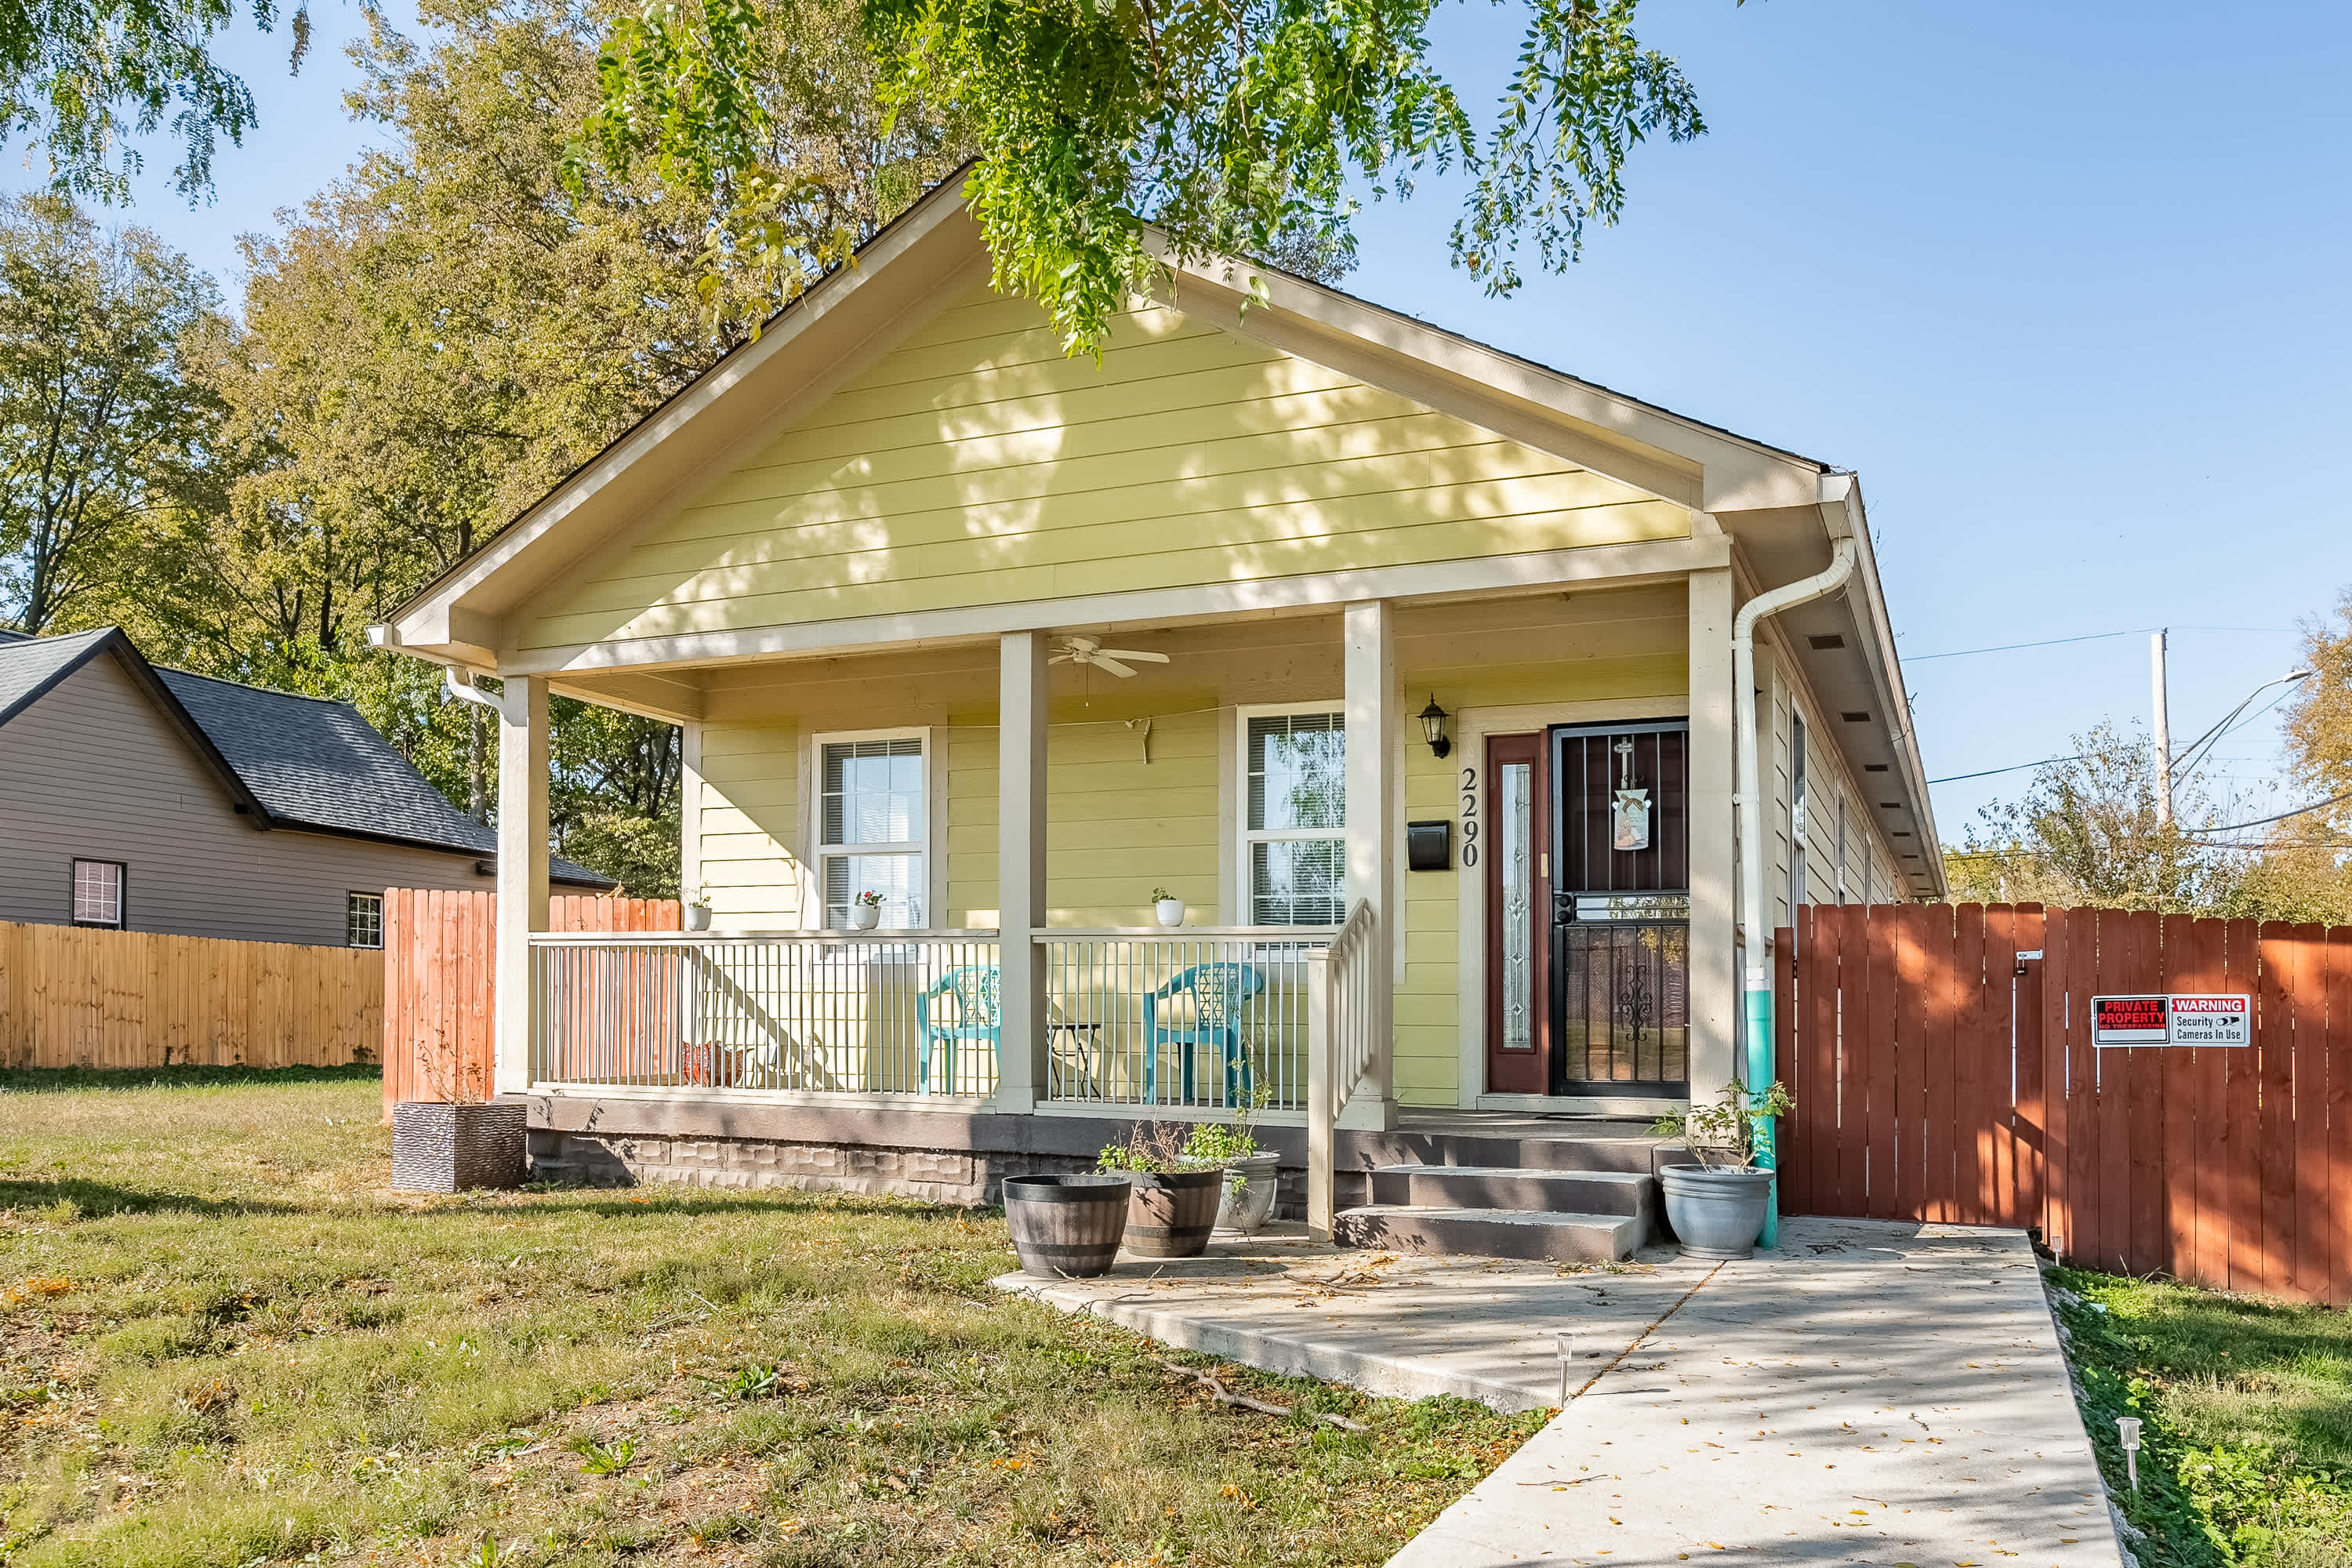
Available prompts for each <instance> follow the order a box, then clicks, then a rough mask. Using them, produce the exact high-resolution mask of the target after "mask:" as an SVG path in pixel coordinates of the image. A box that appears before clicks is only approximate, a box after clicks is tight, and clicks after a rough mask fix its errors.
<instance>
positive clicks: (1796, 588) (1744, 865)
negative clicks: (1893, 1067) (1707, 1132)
mask: <svg viewBox="0 0 2352 1568" xmlns="http://www.w3.org/2000/svg"><path fill="white" fill-rule="evenodd" d="M1841 477H1842V476H1841ZM1852 482H1853V481H1852V480H1851V479H1848V480H1847V486H1848V488H1847V489H1846V490H1845V492H1844V499H1846V500H1849V501H1851V499H1852V496H1853V489H1852V488H1851V487H1852ZM1826 489H1827V487H1826V486H1824V491H1825V492H1826ZM1822 499H1823V500H1824V501H1827V500H1829V497H1828V495H1827V494H1826V493H1824V495H1823V498H1822ZM1824 510H1826V508H1825V509H1824ZM1832 531H1833V533H1834V535H1835V550H1836V553H1835V554H1834V555H1833V556H1832V558H1831V561H1830V563H1829V566H1828V567H1827V568H1826V569H1825V570H1823V571H1822V572H1819V573H1817V574H1814V575H1812V576H1811V577H1802V578H1800V579H1798V580H1797V581H1796V582H1794V583H1790V584H1785V585H1783V586H1781V587H1778V588H1775V589H1773V590H1772V591H1771V592H1770V593H1769V594H1759V595H1756V597H1754V598H1752V599H1750V600H1748V603H1746V604H1745V605H1741V606H1740V607H1739V614H1738V615H1737V616H1734V617H1732V622H1731V687H1732V691H1731V697H1732V731H1733V734H1734V736H1735V739H1734V741H1733V742H1732V743H1733V745H1734V747H1735V748H1736V749H1737V750H1738V755H1739V788H1738V794H1736V795H1734V796H1733V797H1732V805H1733V810H1734V812H1735V813H1736V821H1737V823H1738V833H1739V901H1740V911H1739V914H1740V930H1741V931H1742V934H1743V936H1744V937H1745V940H1746V949H1745V957H1746V959H1747V963H1746V964H1745V965H1744V966H1743V967H1744V973H1743V974H1742V990H1743V993H1744V994H1743V996H1742V998H1741V1002H1742V1009H1743V1012H1744V1015H1745V1017H1746V1021H1747V1026H1748V1050H1747V1059H1746V1060H1745V1061H1744V1062H1742V1063H1741V1064H1740V1068H1741V1070H1740V1079H1741V1081H1742V1082H1744V1083H1745V1084H1746V1085H1747V1086H1748V1103H1749V1104H1750V1105H1754V1104H1757V1103H1759V1101H1760V1100H1762V1099H1763V1097H1764V1095H1765V1094H1766V1093H1768V1092H1769V1090H1770V1089H1771V1087H1772V1080H1773V1078H1774V1076H1775V1075H1774V1073H1773V1070H1772V970H1771V966H1770V964H1769V963H1768V962H1767V961H1766V959H1765V951H1764V950H1765V943H1766V942H1767V941H1768V940H1769V936H1770V928H1769V927H1768V926H1767V925H1765V923H1764V834H1763V824H1762V821H1761V816H1762V807H1763V799H1764V795H1763V788H1764V785H1763V768H1762V766H1761V764H1760V763H1759V757H1758V752H1759V731H1758V729H1757V727H1756V623H1757V622H1758V621H1760V620H1762V619H1763V618H1764V617H1765V616H1770V615H1777V614H1779V613H1780V611H1782V610H1785V609H1788V608H1789V607H1790V606H1791V605H1802V604H1807V603H1810V602H1811V601H1812V600H1814V599H1819V598H1822V597H1825V596H1826V595H1831V594H1834V593H1836V592H1837V591H1838V590H1839V589H1840V588H1842V587H1843V586H1844V585H1845V580H1846V579H1847V578H1848V577H1851V576H1852V575H1853V567H1854V563H1855V561H1856V560H1857V559H1858V558H1859V557H1860V554H1861V552H1860V549H1859V548H1858V547H1857V546H1856V544H1855V543H1854V539H1853V533H1852V532H1851V531H1848V530H1846V529H1843V528H1838V527H1836V526H1835V525H1832ZM1755 1160H1756V1163H1757V1164H1758V1165H1759V1167H1761V1168H1762V1169H1764V1170H1767V1171H1776V1170H1778V1169H1780V1152H1779V1150H1778V1149H1777V1148H1776V1146H1775V1139H1774V1128H1773V1125H1772V1123H1771V1122H1769V1121H1767V1122H1763V1123H1761V1124H1760V1125H1759V1126H1758V1128H1757V1130H1756V1148H1755ZM1759 1239H1760V1240H1761V1241H1762V1243H1763V1245H1764V1246H1766V1247H1775V1246H1778V1245H1779V1244H1780V1182H1779V1181H1778V1180H1777V1179H1776V1180H1775V1181H1774V1182H1773V1184H1772V1192H1771V1195H1770V1197H1769V1199H1767V1200H1766V1203H1765V1206H1764V1234H1763V1236H1762V1237H1760V1238H1759Z"/></svg>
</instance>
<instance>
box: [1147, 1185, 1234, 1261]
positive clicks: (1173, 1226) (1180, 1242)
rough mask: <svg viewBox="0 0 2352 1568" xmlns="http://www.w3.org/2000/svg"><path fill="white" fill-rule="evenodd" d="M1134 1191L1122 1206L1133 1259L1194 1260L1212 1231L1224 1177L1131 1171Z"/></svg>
mask: <svg viewBox="0 0 2352 1568" xmlns="http://www.w3.org/2000/svg"><path fill="white" fill-rule="evenodd" d="M1128 1174H1129V1176H1130V1177H1132V1178H1133V1180H1134V1184H1135V1191H1134V1194H1133V1195H1132V1196H1130V1197H1129V1200H1128V1206H1127V1249H1128V1250H1129V1252H1132V1253H1134V1254H1135V1255H1136V1256H1137V1257H1138V1258H1198V1257H1200V1256H1201V1254H1202V1253H1204V1252H1206V1251H1208V1250H1209V1233H1210V1232H1211V1231H1212V1230H1214V1229H1215V1228H1216V1226H1217V1200H1218V1199H1219V1198H1221V1197H1223V1195H1224V1191H1225V1173H1224V1172H1223V1171H1222V1170H1210V1171H1166V1172H1161V1171H1130V1172H1129V1173H1128Z"/></svg>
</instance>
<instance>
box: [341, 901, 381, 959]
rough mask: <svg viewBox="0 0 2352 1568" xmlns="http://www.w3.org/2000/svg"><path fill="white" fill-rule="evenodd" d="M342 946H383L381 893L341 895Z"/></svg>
mask: <svg viewBox="0 0 2352 1568" xmlns="http://www.w3.org/2000/svg"><path fill="white" fill-rule="evenodd" d="M343 945H344V946H345V947H382V946H383V894H382V893H345V894H344V895H343Z"/></svg>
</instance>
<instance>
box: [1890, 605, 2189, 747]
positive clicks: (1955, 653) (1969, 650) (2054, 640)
mask: <svg viewBox="0 0 2352 1568" xmlns="http://www.w3.org/2000/svg"><path fill="white" fill-rule="evenodd" d="M2184 629H2186V628H2184ZM2153 630H2155V628H2154V627H2153V626H2134V627H2132V628H2130V629H2129V630H2127V631H2120V632H2086V633H2084V635H2083V636H2081V637H2047V638H2044V639H2043V640H2042V641H2041V642H2011V643H2003V644H2001V645H2000V647H1956V648H1954V649H1952V650H1951V651H1950V652H1948V653H1912V654H1905V655H1904V656H1903V659H1904V662H1905V663H1906V664H1925V663H1927V661H1928V660H1929V659H1931V658H1969V656H1970V655H1972V654H1979V653H2015V652H2016V651H2017V650H2018V649H2020V648H2026V647H2058V646H2059V645H2060V644H2062V643H2070V642H2101V641H2104V640H2105V639H2106V638H2108V637H2140V636H2144V635H2146V634H2147V633H2148V632H2150V631H2153ZM2028 765H2029V766H2030V765H2031V764H2028Z"/></svg>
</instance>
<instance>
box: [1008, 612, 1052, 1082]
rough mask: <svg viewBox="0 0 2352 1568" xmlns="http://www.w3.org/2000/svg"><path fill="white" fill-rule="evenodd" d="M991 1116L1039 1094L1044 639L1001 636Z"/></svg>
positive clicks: (1041, 1077)
mask: <svg viewBox="0 0 2352 1568" xmlns="http://www.w3.org/2000/svg"><path fill="white" fill-rule="evenodd" d="M997 684H998V692H997V721H996V723H997V729H996V834H997V838H996V856H997V859H996V883H997V893H996V903H997V916H996V919H997V925H998V928H999V936H998V941H999V942H1000V943H1001V958H1000V960H999V962H1000V963H1002V964H1003V991H1002V993H1001V994H1000V1000H999V1011H998V1030H997V1052H996V1109H998V1110H1007V1111H1014V1112H1022V1111H1031V1110H1036V1109H1037V1100H1038V1098H1039V1096H1040V1095H1042V1094H1043V1093H1044V1091H1045V947H1044V946H1043V945H1042V944H1041V943H1039V942H1036V941H1035V940H1034V938H1033V937H1032V936H1031V935H1030V933H1031V932H1032V931H1034V930H1036V929H1037V928H1038V927H1039V926H1042V925H1044V924H1045V638H1044V637H1041V636H1039V635H1038V634H1037V633H1035V632H1006V633H1005V634H1004V635H1003V639H1002V641H1001V642H1000V643H999V645H998V654H997Z"/></svg>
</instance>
